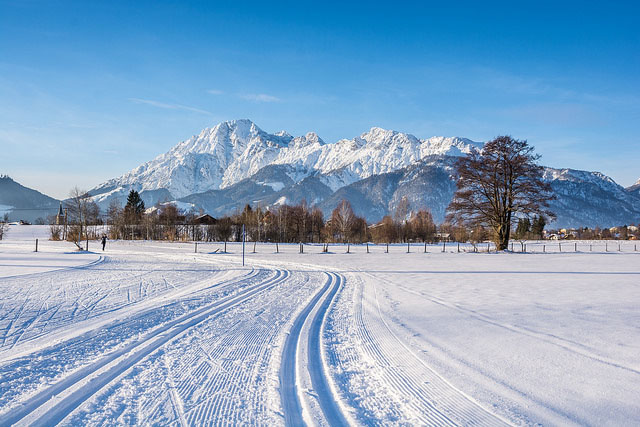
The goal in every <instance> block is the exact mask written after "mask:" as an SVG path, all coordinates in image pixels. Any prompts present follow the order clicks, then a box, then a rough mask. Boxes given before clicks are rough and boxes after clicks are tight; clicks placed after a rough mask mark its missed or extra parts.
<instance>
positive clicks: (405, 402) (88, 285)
mask: <svg viewBox="0 0 640 427" xmlns="http://www.w3.org/2000/svg"><path fill="white" fill-rule="evenodd" d="M47 235H48V229H47V227H40V226H12V227H11V228H10V229H9V231H8V232H7V234H6V235H5V240H2V241H0V425H3V426H4V425H11V424H17V425H53V424H57V423H59V424H62V425H104V424H107V425H121V424H153V425H167V424H171V425H203V424H216V425H217V424H242V425H256V424H257V425H285V424H287V425H299V424H303V423H307V424H312V425H313V424H316V425H343V424H354V425H370V424H385V425H388V424H390V425H394V424H395V425H474V424H475V425H504V424H506V425H509V424H511V425H532V424H543V425H573V424H577V425H638V424H640V398H639V396H640V310H639V308H640V251H638V250H637V249H640V248H638V247H634V243H633V242H623V243H622V244H621V246H620V247H618V242H608V243H607V244H606V246H605V243H604V242H580V243H578V247H575V246H574V244H573V243H562V245H563V246H560V247H558V246H557V243H549V242H545V243H542V242H538V243H532V242H530V243H528V244H527V252H528V253H504V254H495V253H486V245H485V246H480V247H479V248H478V249H479V252H478V253H472V252H471V250H472V248H471V247H470V246H467V245H464V246H462V247H461V248H460V252H458V247H457V245H448V246H447V247H445V251H444V252H443V251H442V249H443V248H442V246H441V245H433V246H428V247H427V248H426V250H427V253H424V251H425V248H424V247H423V246H421V245H414V246H412V247H410V248H409V250H410V253H407V247H406V245H395V246H391V247H390V248H389V253H386V250H387V248H386V246H375V245H370V247H369V251H370V253H367V252H366V247H365V246H351V247H350V249H349V251H350V252H351V253H349V254H347V253H345V252H346V250H347V248H346V246H342V245H335V246H331V247H330V248H329V253H321V246H314V245H306V246H305V248H304V251H305V253H303V254H300V253H298V245H280V246H279V253H275V249H276V248H275V246H274V245H267V244H258V245H257V246H256V253H253V244H252V243H250V244H247V254H246V265H245V266H242V262H241V261H242V257H241V246H240V245H239V244H236V243H234V244H228V246H227V250H228V253H222V249H223V246H222V245H221V244H219V243H215V244H214V243H208V244H203V243H200V244H198V252H197V253H195V245H194V244H193V243H160V242H126V241H123V242H119V241H118V242H111V241H110V242H108V244H107V249H106V251H105V252H104V253H103V252H102V251H101V250H99V245H98V242H90V244H89V249H90V251H89V252H78V251H76V247H75V245H73V244H69V243H65V242H50V241H47ZM36 238H38V239H39V247H38V252H37V253H36V252H34V249H35V239H36ZM542 245H545V246H544V248H543V246H542ZM519 246H520V244H519V243H516V245H515V247H514V249H516V250H518V249H519ZM482 249H484V251H483V250H482ZM543 251H544V252H543ZM531 252H533V253H531Z"/></svg>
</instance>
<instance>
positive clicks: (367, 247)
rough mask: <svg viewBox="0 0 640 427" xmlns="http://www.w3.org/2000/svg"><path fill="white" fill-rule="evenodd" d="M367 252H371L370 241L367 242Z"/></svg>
mask: <svg viewBox="0 0 640 427" xmlns="http://www.w3.org/2000/svg"><path fill="white" fill-rule="evenodd" d="M367 253H369V242H367Z"/></svg>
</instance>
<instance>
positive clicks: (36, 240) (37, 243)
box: [36, 239, 38, 252]
mask: <svg viewBox="0 0 640 427" xmlns="http://www.w3.org/2000/svg"><path fill="white" fill-rule="evenodd" d="M36 252H38V239H36Z"/></svg>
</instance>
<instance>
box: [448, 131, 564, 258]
mask: <svg viewBox="0 0 640 427" xmlns="http://www.w3.org/2000/svg"><path fill="white" fill-rule="evenodd" d="M533 151H534V148H533V147H532V146H530V145H529V144H528V143H527V141H520V140H517V139H514V138H512V137H510V136H499V137H497V138H495V139H494V140H492V141H489V142H487V143H486V144H485V145H484V147H483V149H482V150H481V151H479V152H478V151H472V152H471V153H469V154H468V155H467V156H465V157H461V158H460V159H459V160H458V162H457V164H456V168H457V173H458V181H457V191H456V192H455V194H454V196H453V200H452V201H451V204H449V207H448V208H447V212H448V215H447V221H451V222H453V223H457V224H464V225H467V226H470V227H477V226H488V227H489V228H490V229H491V230H492V231H493V241H494V242H495V244H496V248H497V250H504V249H507V247H508V244H509V237H510V233H511V221H512V220H513V219H514V218H516V217H518V216H520V217H530V216H532V215H545V216H547V217H548V218H554V214H553V212H551V211H549V209H548V208H549V201H550V200H552V199H553V198H554V197H553V195H552V193H551V186H550V185H549V184H548V183H547V182H545V181H544V180H543V179H542V172H543V169H542V167H541V166H539V165H538V164H537V161H538V159H539V158H540V155H538V154H534V152H533Z"/></svg>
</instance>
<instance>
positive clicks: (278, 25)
mask: <svg viewBox="0 0 640 427" xmlns="http://www.w3.org/2000/svg"><path fill="white" fill-rule="evenodd" d="M240 3H242V2H219V3H218V2H180V1H172V2H162V1H159V2H144V1H133V2H131V1H126V2H118V1H109V2H101V3H99V2H93V1H91V2H87V1H78V2H68V1H55V2H52V1H46V2H45V1H42V2H41V1H29V0H23V1H17V0H16V1H2V0H0V147H1V149H2V156H1V157H0V173H7V174H9V175H10V176H12V177H13V178H14V179H16V180H17V181H19V182H21V183H23V184H24V185H27V186H30V187H33V188H36V189H38V190H40V191H43V192H45V193H47V194H50V195H52V196H55V197H65V196H66V195H67V194H68V192H69V189H70V188H71V187H72V186H74V185H78V186H80V187H81V188H87V189H88V188H91V187H93V186H94V185H97V184H99V183H100V182H102V181H104V180H106V179H109V178H112V177H115V176H118V175H120V174H122V173H124V172H126V171H128V170H130V169H132V168H134V167H136V166H137V165H139V164H140V163H142V162H144V161H147V160H151V159H152V158H153V157H155V156H156V155H158V154H160V153H163V152H165V151H167V150H168V149H169V148H170V147H171V146H173V145H175V144H176V143H178V142H179V141H181V140H184V139H187V138H188V137H190V136H191V135H193V134H196V133H198V132H199V131H200V130H201V129H203V128H205V127H210V126H213V125H215V124H216V123H218V122H220V121H223V120H228V119H236V118H250V119H252V120H253V121H254V122H256V123H257V124H258V125H259V126H260V127H261V128H263V129H264V130H266V131H270V132H275V131H278V130H282V129H285V130H287V131H288V132H290V133H292V134H294V135H299V134H303V133H306V132H308V131H315V132H317V133H318V134H319V135H320V136H321V137H322V138H323V139H324V140H325V141H327V142H334V141H336V140H338V139H339V138H352V137H354V136H356V135H359V134H360V133H362V132H364V131H366V130H368V129H369V128H370V127H372V126H381V127H384V128H390V129H395V130H398V131H403V132H409V133H412V134H414V135H416V136H418V137H420V138H425V137H429V136H433V135H444V136H463V137H467V138H471V139H474V140H477V141H484V140H487V139H490V138H492V137H494V136H496V135H500V134H511V135H513V136H515V137H517V138H519V139H527V140H528V141H529V142H530V143H531V144H532V145H534V146H535V147H536V149H537V152H538V153H540V154H542V162H543V163H544V164H546V165H550V166H555V167H572V168H578V169H586V170H598V171H601V172H603V173H605V174H607V175H610V176H611V177H613V178H614V179H615V180H616V181H617V182H618V183H620V184H621V185H623V186H628V185H631V184H632V183H633V182H635V181H636V180H637V179H638V178H640V166H639V165H640V149H639V148H640V140H639V137H638V135H640V26H639V25H638V22H640V6H637V5H636V3H635V2H588V1H587V2H584V1H583V2H544V1H538V2H527V4H525V5H521V4H518V3H517V2H516V3H514V2H493V3H491V4H487V2H455V3H454V2H449V3H454V4H453V5H449V6H447V5H444V3H446V2H437V3H433V4H430V3H429V2H419V3H409V2H407V3H404V2H388V3H379V4H377V3H374V2H363V3H349V4H344V3H343V2H335V3H333V2H322V4H320V5H318V4H312V3H304V2H295V3H271V2H256V3H251V2H244V3H242V4H240ZM480 3H482V4H480ZM556 3H562V4H561V5H558V4H556Z"/></svg>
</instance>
